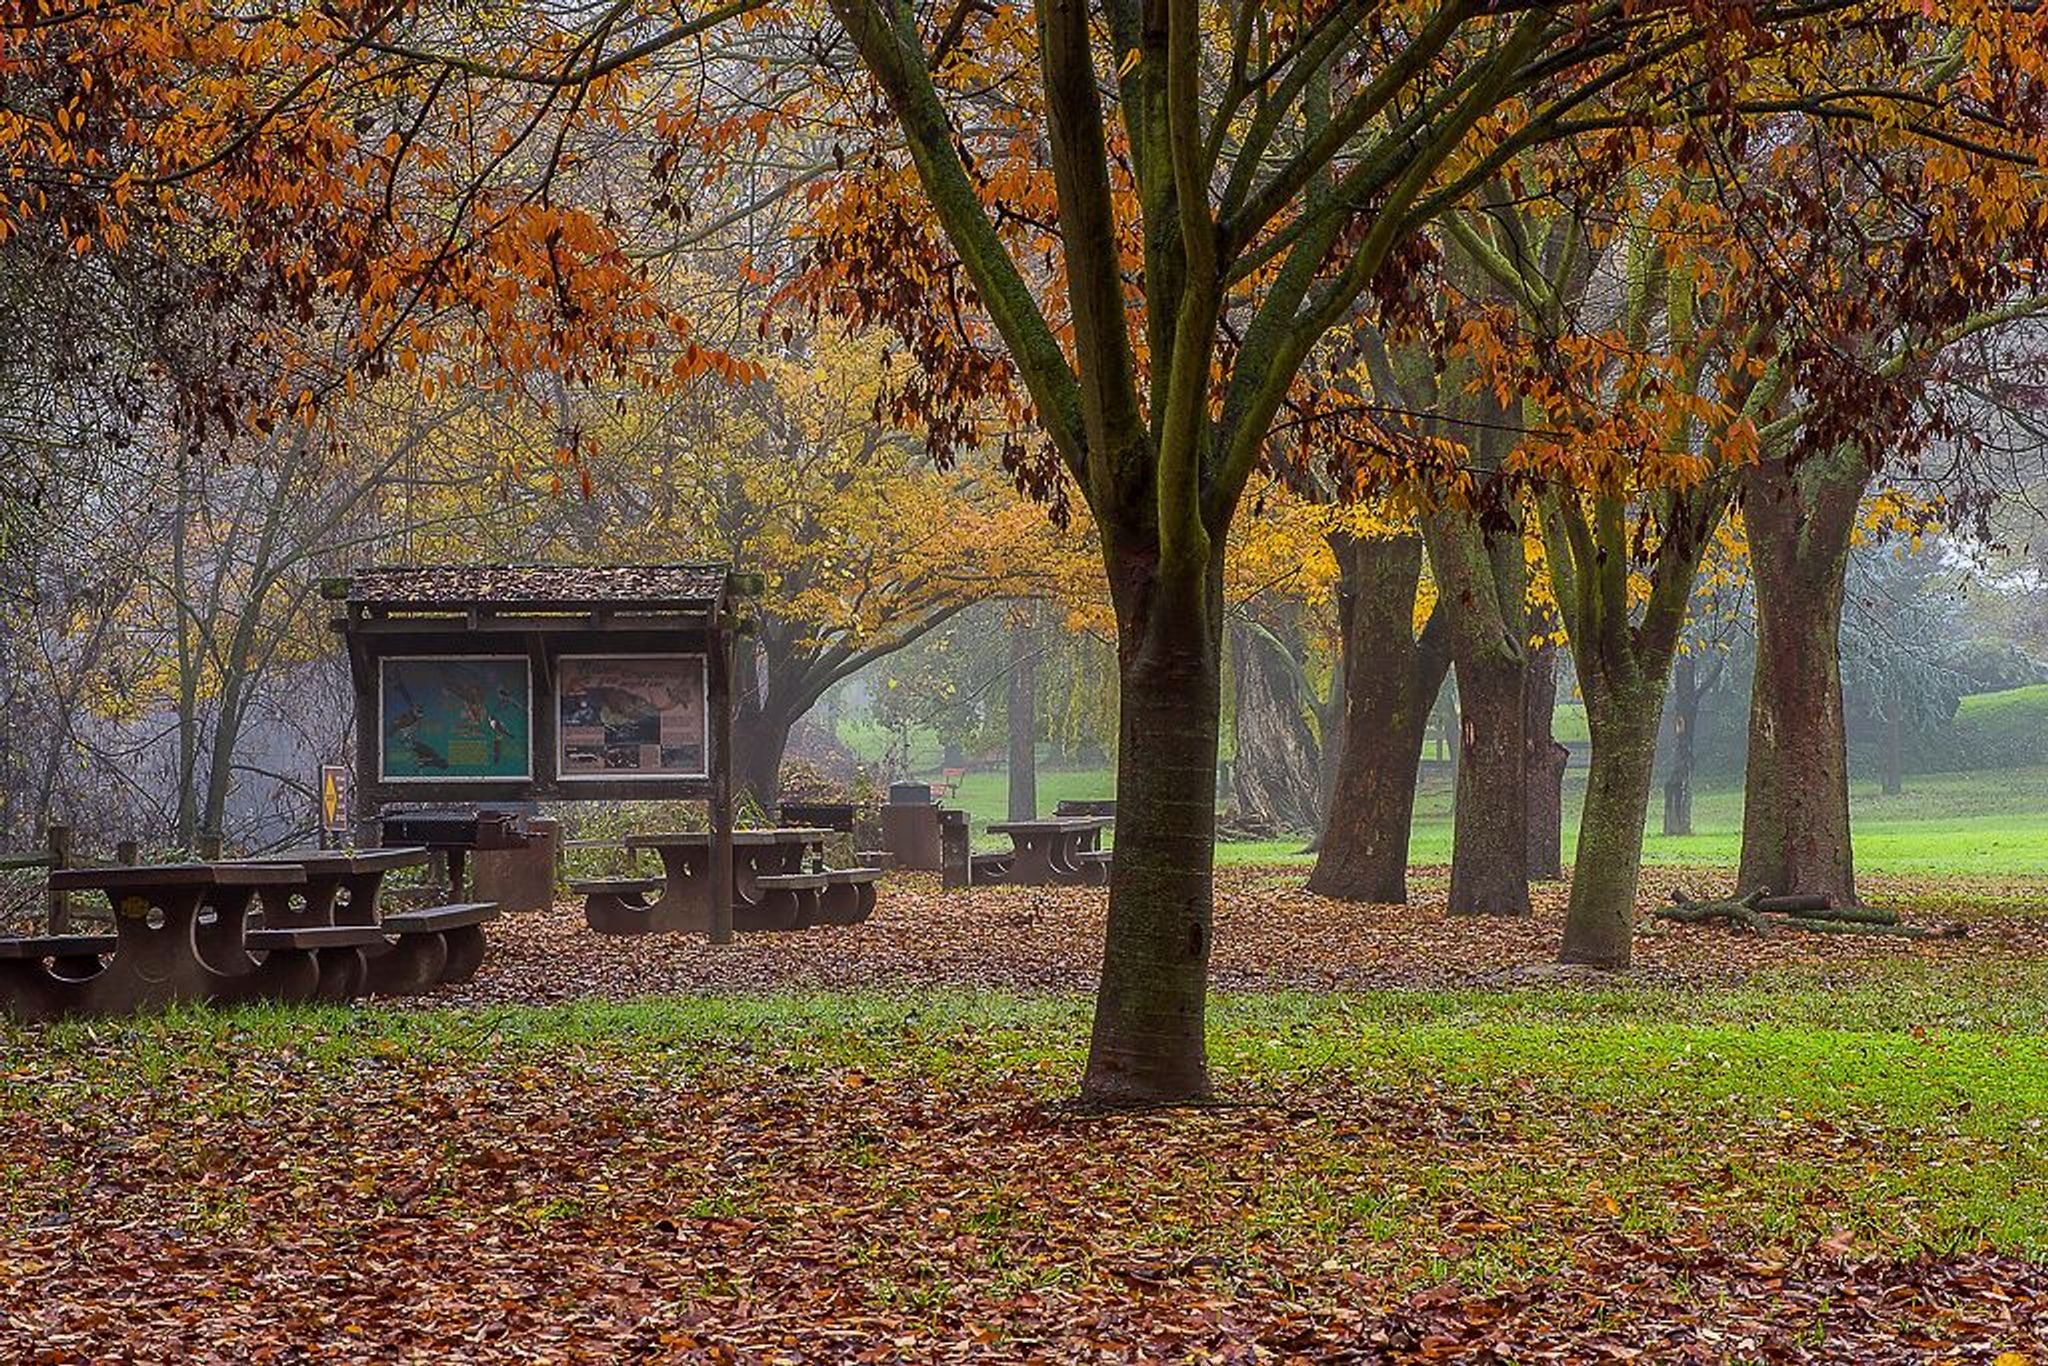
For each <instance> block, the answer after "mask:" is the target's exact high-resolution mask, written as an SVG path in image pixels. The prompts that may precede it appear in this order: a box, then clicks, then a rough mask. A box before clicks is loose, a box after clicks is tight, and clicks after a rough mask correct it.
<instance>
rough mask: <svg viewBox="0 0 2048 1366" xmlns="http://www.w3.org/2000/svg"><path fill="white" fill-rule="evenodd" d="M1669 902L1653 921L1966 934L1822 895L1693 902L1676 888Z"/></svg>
mask: <svg viewBox="0 0 2048 1366" xmlns="http://www.w3.org/2000/svg"><path fill="white" fill-rule="evenodd" d="M1671 901H1672V904H1671V905H1669V906H1663V907H1660V908H1658V911H1657V915H1656V918H1657V919H1659V920H1671V921H1676V922H1677V923H1679V924H1682V925H1711V924H1721V925H1726V926H1728V927H1729V928H1730V929H1735V930H1742V931H1745V932H1747V933H1750V934H1755V935H1759V936H1765V937H1768V936H1770V935H1773V934H1777V933H1781V932H1784V931H1804V932H1805V933H1808V934H1875V935H1890V936H1893V937H1896V938H1900V939H1960V938H1962V937H1963V935H1965V934H1966V933H1968V928H1967V927H1966V926H1963V925H1946V926H1943V927H1942V928H1940V929H1937V930H1930V929H1922V928H1920V927H1919V926H1915V925H1904V924H1901V923H1900V922H1899V913H1898V912H1897V911H1893V910H1887V909H1885V908H1884V907H1880V906H1836V905H1833V904H1831V903H1830V902H1829V900H1828V898H1826V897H1823V896H1780V897H1774V896H1772V895H1771V894H1770V891H1769V889H1768V888H1764V887H1758V888H1756V889H1755V890H1753V891H1750V892H1747V893H1744V894H1743V895H1742V896H1738V897H1732V898H1728V899H1725V900H1718V901H1697V900H1694V899H1693V898H1692V896H1690V895H1689V894H1688V893H1687V892H1686V891H1685V889H1684V888H1679V889H1677V890H1675V891H1673V892H1672V893H1671Z"/></svg>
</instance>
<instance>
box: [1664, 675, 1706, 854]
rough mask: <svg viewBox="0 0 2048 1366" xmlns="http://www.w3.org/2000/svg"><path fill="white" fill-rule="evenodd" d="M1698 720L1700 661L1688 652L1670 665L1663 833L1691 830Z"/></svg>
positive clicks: (1685, 833)
mask: <svg viewBox="0 0 2048 1366" xmlns="http://www.w3.org/2000/svg"><path fill="white" fill-rule="evenodd" d="M1699 723H1700V671H1699V661H1697V660H1695V659H1694V658H1693V657H1692V656H1691V655H1687V656H1685V657H1684V658H1682V659H1680V660H1679V661H1678V663H1677V664H1676V665H1674V666H1673V669H1672V686H1671V767H1670V768H1669V769H1668V770H1666V771H1665V774H1664V833H1665V834H1667V835H1690V834H1691V833H1692V771H1693V762H1694V760H1693V743H1694V740H1693V736H1694V733H1695V732H1696V731H1697V730H1698V729H1699Z"/></svg>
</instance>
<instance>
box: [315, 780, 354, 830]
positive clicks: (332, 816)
mask: <svg viewBox="0 0 2048 1366" xmlns="http://www.w3.org/2000/svg"><path fill="white" fill-rule="evenodd" d="M320 828H321V829H322V830H329V831H340V830H346V829H348V769H347V767H346V766H345V765H342V764H322V765H321V766H320Z"/></svg>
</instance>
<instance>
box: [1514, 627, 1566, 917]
mask: <svg viewBox="0 0 2048 1366" xmlns="http://www.w3.org/2000/svg"><path fill="white" fill-rule="evenodd" d="M1557 656H1558V647H1557V646H1555V645H1544V646H1542V647H1541V648H1539V649H1537V650H1536V651H1535V652H1534V653H1533V654H1532V655H1531V656H1530V659H1529V681H1528V686H1527V688H1526V689H1525V690H1524V694H1523V695H1524V700H1525V701H1526V703H1527V707H1526V712H1525V716H1526V719H1525V720H1524V722H1523V732H1522V742H1523V744H1524V745H1525V746H1526V748H1527V752H1528V762H1527V763H1526V764H1525V765H1524V767H1525V768H1526V770H1527V772H1528V777H1527V779H1526V782H1527V784H1528V798H1529V818H1528V819H1529V880H1530V881H1532V882H1556V881H1558V880H1559V879H1561V878H1563V877H1564V771H1565V765H1566V764H1567V763H1568V762H1569V761H1570V759H1571V751H1570V750H1568V749H1566V748H1565V747H1564V746H1563V745H1561V744H1559V743H1558V742H1557V736H1556V734H1555V733H1554V730H1553V727H1554V726H1555V725H1556V718H1557Z"/></svg>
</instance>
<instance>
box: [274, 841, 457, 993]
mask: <svg viewBox="0 0 2048 1366" xmlns="http://www.w3.org/2000/svg"><path fill="white" fill-rule="evenodd" d="M430 857H431V855H430V854H429V852H428V850H427V849H426V848H425V847H424V846H420V845H409V846H405V847H401V848H395V849H290V850H285V851H282V852H280V853H275V854H266V855H264V856H262V857H261V858H258V859H252V860H250V862H254V863H287V864H292V865H295V866H297V867H299V868H302V869H304V870H305V874H306V880H305V882H304V883H303V884H302V885H295V886H281V887H265V888H263V889H261V890H260V891H259V892H258V893H257V896H258V899H259V900H260V901H261V903H262V908H263V928H265V929H274V930H339V929H344V928H352V929H355V930H357V931H359V932H360V933H358V934H357V935H355V936H344V935H337V934H328V935H324V936H322V937H323V938H324V939H326V940H327V941H329V942H328V944H327V946H326V947H324V948H321V949H319V950H318V951H317V954H318V957H319V960H320V985H319V987H318V989H317V990H316V991H315V993H314V994H315V998H316V999H318V1000H322V1001H347V1000H351V999H353V998H355V997H357V996H360V995H362V994H363V992H364V990H365V989H366V988H371V987H375V988H376V989H378V990H380V991H383V992H385V993H386V994H400V993H398V992H397V991H394V990H391V988H394V987H396V986H398V985H399V984H400V981H401V979H402V980H404V981H408V982H409V981H410V980H411V978H412V977H414V976H417V975H418V974H417V973H413V972H411V971H406V972H403V973H399V972H398V969H399V968H400V966H401V965H400V963H399V962H398V961H393V962H390V963H384V962H383V961H382V960H384V959H385V958H386V957H387V956H388V955H389V954H390V953H391V952H392V951H393V950H394V949H405V948H409V949H410V950H411V952H412V953H413V954H414V955H417V954H419V953H422V952H424V953H429V954H431V952H432V951H431V949H430V948H429V947H428V946H426V945H423V944H422V945H406V944H404V943H403V942H402V937H401V939H394V938H392V937H389V936H387V935H386V933H385V928H384V917H383V914H382V910H381V907H380V906H379V903H378V898H379V895H380V894H381V892H382V889H383V883H384V875H385V874H387V873H390V872H395V871H396V870H398V869H400V868H418V867H421V866H423V865H425V864H426V863H427V861H428V859H429V858H430ZM472 938H473V939H474V940H475V941H476V942H475V943H473V944H472V943H470V942H469V941H470V940H471V939H472ZM482 939H483V930H482V928H481V927H480V926H472V927H469V931H468V932H467V933H466V934H465V935H464V936H463V942H462V948H461V952H465V953H467V952H474V953H475V954H476V956H477V960H478V961H479V962H481V961H482V949H483V944H482ZM443 947H444V948H446V949H448V950H449V953H453V952H456V950H455V946H454V945H452V944H446V945H444V946H443ZM449 953H444V954H442V955H441V960H442V961H441V966H440V967H438V968H437V969H436V970H435V972H434V974H433V975H434V976H435V977H436V978H437V979H438V978H439V977H440V975H441V973H442V972H444V971H445V968H446V961H447V958H448V957H449ZM373 963H375V964H378V965H379V966H380V971H379V972H377V973H376V974H375V975H376V976H377V978H378V979H379V980H378V981H377V982H375V983H373V982H372V981H371V978H372V975H373V974H372V971H371V967H372V964H373Z"/></svg>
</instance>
